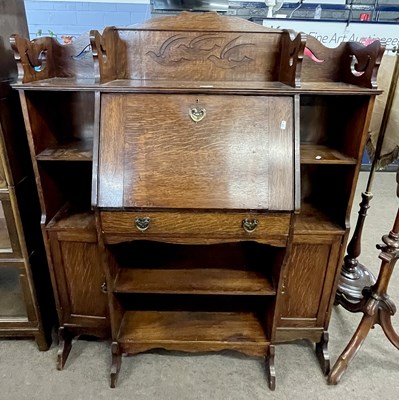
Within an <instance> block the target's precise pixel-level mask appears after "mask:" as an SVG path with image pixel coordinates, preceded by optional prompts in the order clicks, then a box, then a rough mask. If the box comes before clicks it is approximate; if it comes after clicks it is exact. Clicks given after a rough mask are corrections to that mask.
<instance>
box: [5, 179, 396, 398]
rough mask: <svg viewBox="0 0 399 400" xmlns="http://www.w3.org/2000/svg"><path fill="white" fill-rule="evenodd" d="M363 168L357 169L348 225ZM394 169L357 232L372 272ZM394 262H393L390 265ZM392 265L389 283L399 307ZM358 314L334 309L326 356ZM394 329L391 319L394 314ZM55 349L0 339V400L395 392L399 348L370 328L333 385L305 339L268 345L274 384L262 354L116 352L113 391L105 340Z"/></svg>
mask: <svg viewBox="0 0 399 400" xmlns="http://www.w3.org/2000/svg"><path fill="white" fill-rule="evenodd" d="M366 179H367V174H366V173H361V177H360V179H359V184H358V189H359V190H358V193H357V194H356V197H355V202H354V207H353V212H352V225H354V222H355V220H356V216H357V211H358V207H357V204H358V203H359V202H360V200H361V197H360V193H361V191H363V190H364V189H365V187H366ZM395 192H396V184H395V174H393V173H378V174H377V176H376V180H375V183H374V187H373V193H374V199H373V200H372V206H371V209H370V211H369V216H368V218H367V222H366V225H365V230H364V236H363V242H362V245H363V248H362V255H361V257H360V261H361V262H363V263H364V264H365V265H367V266H369V267H370V269H371V270H372V271H373V272H375V273H377V272H378V267H379V265H380V261H379V259H378V254H379V251H378V250H376V249H375V245H376V243H380V242H381V236H382V235H383V234H386V233H388V231H389V230H390V229H391V226H392V223H393V219H394V217H395V215H396V210H397V207H398V199H397V198H396V196H395ZM398 266H399V265H398ZM398 289H399V271H397V270H396V271H395V272H394V275H393V278H392V280H391V285H390V294H391V297H392V299H393V300H394V301H395V302H396V304H398V305H399V293H398ZM359 319H360V315H355V314H350V313H348V312H347V311H345V310H343V309H342V308H340V307H337V308H335V309H334V312H333V315H332V320H331V325H330V346H329V349H330V356H331V360H332V362H333V363H334V362H335V360H336V358H337V357H338V355H339V354H340V352H341V351H342V350H343V348H344V347H345V345H346V343H347V342H348V340H349V339H350V337H351V336H352V334H353V332H354V330H355V328H356V327H357V324H358V322H359ZM394 325H395V326H396V328H398V330H399V317H396V319H395V318H394ZM56 353H57V348H56V346H54V345H53V346H52V348H51V349H50V350H49V351H48V352H39V351H38V350H37V348H36V346H35V343H34V342H33V341H32V340H1V341H0V399H1V400H3V399H4V400H23V399H34V400H36V399H40V400H46V399H57V400H63V399H74V400H78V399H85V400H87V399H98V400H100V399H115V400H119V399H135V400H147V399H148V400H149V399H151V400H153V399H165V400H169V399H170V400H172V399H173V400H190V399H198V400H199V399H204V400H205V399H207V400H208V399H215V400H219V399H223V400H224V399H251V400H252V399H254V400H255V399H281V400H283V399H307V400H313V399H315V400H316V399H317V400H319V399H320V400H329V399H334V400H336V399H342V400H346V399H350V400H354V399H363V400H367V399H372V398H376V399H379V400H388V399H392V400H394V399H398V398H399V352H398V351H396V350H395V348H394V347H393V346H392V345H391V344H390V343H389V342H388V340H386V338H385V336H384V334H383V332H382V330H381V328H380V327H379V326H377V327H376V328H375V329H374V330H372V331H371V333H370V334H369V336H368V337H367V339H366V342H365V344H364V346H363V347H362V349H361V350H360V352H359V354H358V355H357V357H356V358H355V360H354V361H353V363H352V364H351V365H350V367H349V369H348V371H347V372H346V374H345V375H344V377H343V378H342V380H341V382H340V383H339V384H338V385H337V386H328V385H327V384H326V380H325V377H324V376H323V375H322V373H321V371H320V368H319V366H318V363H317V361H316V357H315V355H314V352H313V347H312V346H311V344H310V343H308V342H306V341H299V342H296V343H291V344H284V345H278V346H277V348H276V374H277V388H276V391H275V392H271V391H269V390H268V388H267V384H266V381H265V371H264V367H263V363H262V360H261V359H259V358H251V357H247V356H244V355H240V354H238V353H232V352H225V353H218V354H200V355H189V354H183V353H168V352H165V351H156V352H150V353H145V354H141V355H137V356H134V357H125V358H123V364H122V370H121V373H120V377H119V382H118V386H117V388H116V389H110V388H109V386H108V371H109V363H110V351H109V344H108V343H106V342H96V341H84V340H77V341H75V342H74V346H73V349H72V352H71V354H70V357H69V359H68V361H67V364H66V366H65V369H64V371H61V372H60V371H57V370H56V369H55V359H56Z"/></svg>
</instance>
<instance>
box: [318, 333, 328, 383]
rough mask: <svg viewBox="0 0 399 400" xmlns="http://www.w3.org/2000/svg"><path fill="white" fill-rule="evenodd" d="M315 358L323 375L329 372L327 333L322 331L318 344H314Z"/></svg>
mask: <svg viewBox="0 0 399 400" xmlns="http://www.w3.org/2000/svg"><path fill="white" fill-rule="evenodd" d="M316 356H317V359H318V360H319V363H320V366H321V370H322V371H323V374H324V375H328V374H329V372H330V354H329V353H328V332H327V331H324V332H323V336H322V337H321V340H320V342H319V343H316Z"/></svg>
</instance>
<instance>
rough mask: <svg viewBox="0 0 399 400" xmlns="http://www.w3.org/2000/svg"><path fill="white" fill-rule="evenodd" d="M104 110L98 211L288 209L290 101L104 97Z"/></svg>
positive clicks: (290, 204)
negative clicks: (196, 116) (198, 112)
mask: <svg viewBox="0 0 399 400" xmlns="http://www.w3.org/2000/svg"><path fill="white" fill-rule="evenodd" d="M154 104H156V105H157V109H156V114H155V115H154V114H153V113H151V111H150V110H151V109H152V107H153V106H154ZM102 107H103V120H102V121H103V122H102V126H101V136H100V143H101V142H104V143H107V144H108V143H109V145H106V147H105V148H104V151H103V152H100V169H99V172H100V180H99V204H98V206H100V207H118V206H122V205H123V206H124V207H153V208H181V207H184V208H197V209H199V208H205V209H206V208H211V209H220V208H226V209H242V208H245V209H247V208H249V209H271V210H292V209H293V196H294V189H293V139H292V129H293V128H292V125H293V120H292V117H291V113H292V108H293V105H292V99H291V98H289V97H287V98H285V97H252V96H251V97H238V96H226V97H222V98H220V97H218V96H193V95H192V96H173V95H165V96H158V95H126V96H123V95H103V99H102ZM194 107H199V108H202V109H205V110H206V116H205V117H204V118H203V120H201V121H200V122H198V123H195V122H193V121H192V120H191V119H190V116H189V111H190V109H192V108H194ZM249 109H251V113H250V114H249V113H248V112H247V110H249ZM233 115H234V116H235V117H234V118H233ZM107 117H109V118H107ZM116 132H117V133H118V135H117V136H116ZM121 133H122V134H121ZM100 146H101V144H100ZM110 158H112V160H113V164H112V167H111V166H110ZM108 168H111V169H110V170H108ZM269 170H273V171H274V172H273V174H269V173H268V171H269ZM122 184H123V198H121V195H122V193H121V187H120V185H122ZM116 186H117V188H118V189H117V190H116Z"/></svg>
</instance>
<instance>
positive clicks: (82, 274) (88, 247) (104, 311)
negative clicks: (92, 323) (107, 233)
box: [52, 240, 108, 320]
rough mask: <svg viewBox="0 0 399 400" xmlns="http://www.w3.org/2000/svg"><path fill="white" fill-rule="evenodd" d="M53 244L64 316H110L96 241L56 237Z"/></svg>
mask: <svg viewBox="0 0 399 400" xmlns="http://www.w3.org/2000/svg"><path fill="white" fill-rule="evenodd" d="M52 247H53V256H54V269H55V272H56V275H57V277H58V278H57V280H58V282H59V288H58V289H59V290H60V296H61V297H62V298H63V300H62V305H63V308H64V318H65V319H66V320H69V319H70V316H71V315H80V316H95V317H96V316H97V317H107V315H108V305H107V295H106V294H105V293H103V291H102V285H103V283H104V282H105V276H104V272H103V270H102V267H101V262H100V255H99V251H98V246H97V243H85V242H71V241H56V242H55V240H53V242H52ZM62 275H64V277H62ZM66 306H68V308H69V310H66V309H65V308H66Z"/></svg>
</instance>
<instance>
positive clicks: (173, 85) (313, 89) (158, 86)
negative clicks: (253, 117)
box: [13, 78, 381, 95]
mask: <svg viewBox="0 0 399 400" xmlns="http://www.w3.org/2000/svg"><path fill="white" fill-rule="evenodd" d="M13 87H14V88H15V89H24V90H35V91H54V90H59V91H76V90H80V91H89V92H91V91H95V90H96V91H97V90H99V91H100V92H105V93H106V92H113V93H115V92H129V93H134V92H135V91H138V92H140V93H143V92H145V91H148V92H152V91H155V92H157V93H158V92H162V90H166V91H168V92H169V93H171V92H176V93H181V92H186V91H189V92H192V91H193V90H194V91H195V90H200V91H202V92H203V91H204V90H208V91H209V92H221V93H228V92H234V93H237V92H242V93H243V94H245V93H253V94H262V93H263V94H273V93H277V92H278V93H282V92H283V93H285V94H296V93H304V94H306V93H309V94H343V93H344V94H359V95H366V94H379V93H381V91H380V90H377V89H369V88H364V87H359V86H356V85H352V84H348V83H343V82H303V83H302V85H301V87H300V88H293V87H291V86H288V85H286V84H284V83H282V82H279V81H268V82H265V81H254V82H249V81H246V82H237V81H228V82H214V81H213V82H207V81H197V82H195V81H192V80H191V81H179V82H177V81H169V80H155V79H154V80H149V79H115V80H111V81H109V82H106V83H102V84H100V83H96V82H95V81H94V79H91V78H89V79H81V78H50V79H43V80H37V81H33V82H28V83H16V84H14V85H13Z"/></svg>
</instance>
